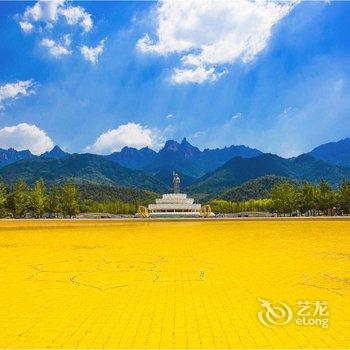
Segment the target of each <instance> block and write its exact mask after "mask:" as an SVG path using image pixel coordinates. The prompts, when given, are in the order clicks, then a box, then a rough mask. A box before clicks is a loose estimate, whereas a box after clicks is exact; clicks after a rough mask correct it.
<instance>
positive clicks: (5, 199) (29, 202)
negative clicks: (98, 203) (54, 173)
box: [0, 179, 79, 218]
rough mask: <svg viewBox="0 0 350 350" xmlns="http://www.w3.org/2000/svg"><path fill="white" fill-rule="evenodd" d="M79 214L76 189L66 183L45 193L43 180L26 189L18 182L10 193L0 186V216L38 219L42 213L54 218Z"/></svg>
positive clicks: (23, 184) (22, 183)
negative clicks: (27, 216)
mask: <svg viewBox="0 0 350 350" xmlns="http://www.w3.org/2000/svg"><path fill="white" fill-rule="evenodd" d="M78 212H79V204H78V198H77V189H76V187H75V186H74V185H73V184H72V183H70V182H67V183H65V184H64V185H63V186H61V187H57V186H52V187H51V189H50V191H49V192H47V191H46V189H45V184H44V182H43V180H41V179H39V180H38V181H36V183H35V185H34V187H33V188H28V186H27V184H26V182H25V181H24V180H19V181H18V182H17V183H16V184H15V185H14V187H13V189H12V190H11V191H8V190H7V188H6V186H5V185H4V184H0V216H1V217H6V216H9V215H11V216H13V217H14V218H22V217H25V216H26V215H27V214H31V216H34V217H36V218H40V217H42V216H43V214H44V213H49V215H50V216H52V217H55V216H57V215H58V214H59V213H62V214H63V215H64V216H69V217H72V216H74V215H76V214H77V213H78Z"/></svg>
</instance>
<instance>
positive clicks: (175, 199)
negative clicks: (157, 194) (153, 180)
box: [148, 193, 201, 217]
mask: <svg viewBox="0 0 350 350" xmlns="http://www.w3.org/2000/svg"><path fill="white" fill-rule="evenodd" d="M193 202H194V199H193V198H187V194H185V193H166V194H163V195H162V198H157V199H156V203H155V204H149V205H148V210H149V216H150V217H179V216H184V217H199V216H201V214H200V210H201V205H200V204H194V203H193Z"/></svg>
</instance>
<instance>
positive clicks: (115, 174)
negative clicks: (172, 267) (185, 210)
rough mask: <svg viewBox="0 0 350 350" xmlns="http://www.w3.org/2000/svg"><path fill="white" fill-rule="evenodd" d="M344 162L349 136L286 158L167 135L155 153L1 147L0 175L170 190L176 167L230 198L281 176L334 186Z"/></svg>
mask: <svg viewBox="0 0 350 350" xmlns="http://www.w3.org/2000/svg"><path fill="white" fill-rule="evenodd" d="M347 166H350V139H349V138H347V139H344V140H340V141H338V142H332V143H328V144H324V145H321V146H319V147H317V148H315V149H314V150H312V151H311V152H310V153H308V154H303V155H300V156H298V157H295V158H290V159H285V158H282V157H279V156H277V155H273V154H264V153H262V152H261V151H259V150H257V149H253V148H249V147H247V146H243V145H240V146H234V145H233V146H230V147H225V148H221V149H219V148H218V149H205V150H203V151H201V150H200V149H199V148H197V147H195V146H193V145H191V144H190V143H189V142H188V141H187V140H186V138H184V139H183V140H182V142H180V143H179V142H177V141H174V140H169V141H167V142H166V143H165V145H164V147H163V148H162V149H161V150H160V151H158V152H155V151H154V150H152V149H150V148H148V147H145V148H142V149H140V150H138V149H135V148H131V147H124V148H123V149H122V150H121V151H119V152H114V153H112V154H110V155H107V156H100V155H92V154H72V155H71V154H69V153H67V152H64V151H63V150H62V149H61V148H60V147H58V146H55V147H54V148H53V149H52V150H51V151H50V152H45V153H44V154H42V155H41V156H34V155H33V154H31V153H30V152H29V151H16V150H14V149H9V150H2V149H0V168H1V169H0V178H1V179H2V181H4V182H5V183H6V184H8V185H12V184H13V183H14V182H16V181H17V180H18V179H19V178H24V179H25V180H26V181H27V182H28V183H29V184H33V182H34V181H35V180H36V179H38V178H39V177H42V178H43V179H44V180H45V182H46V183H47V184H48V185H51V184H53V183H61V182H63V181H66V180H67V179H71V180H72V181H74V182H76V183H78V184H82V183H89V184H93V185H104V186H106V185H107V186H122V187H128V188H141V189H145V190H150V191H154V192H158V193H161V192H165V191H169V189H170V187H171V182H172V172H173V171H174V170H175V171H176V172H178V173H179V174H180V177H181V180H182V188H186V191H188V192H189V193H192V194H198V195H200V197H202V198H204V197H205V196H209V197H212V196H215V195H217V194H219V193H222V196H224V197H225V196H226V197H225V198H235V197H237V196H238V197H239V196H240V195H241V194H242V193H243V194H244V193H245V192H244V191H248V192H247V193H248V194H247V195H248V196H249V195H250V194H249V193H250V192H251V193H253V192H254V191H255V190H256V189H257V188H259V193H264V192H263V191H264V190H263V189H262V190H261V191H260V188H261V187H264V188H266V189H268V188H269V187H271V186H273V183H276V182H278V181H280V179H281V178H288V179H293V180H296V181H302V180H307V181H310V182H318V181H319V180H320V179H321V178H323V179H325V180H327V181H329V182H330V183H331V184H332V185H333V186H336V185H338V184H339V183H340V182H341V181H342V180H344V179H350V167H347ZM270 175H272V177H271V176H270ZM273 176H275V177H273ZM261 177H264V178H263V179H262V180H261V181H260V180H257V183H253V184H251V183H248V185H249V186H250V187H248V189H245V188H243V189H236V190H235V189H234V190H233V192H232V193H231V194H230V192H227V191H230V190H231V191H232V189H233V188H236V187H237V186H241V185H242V184H243V183H245V182H247V181H254V180H255V179H259V178H261ZM276 177H277V178H276ZM259 186H260V187H259ZM249 188H250V189H249ZM251 188H253V190H251ZM237 191H238V192H237ZM226 192H227V193H226ZM224 193H226V195H224ZM237 193H238V194H237ZM251 195H253V194H251Z"/></svg>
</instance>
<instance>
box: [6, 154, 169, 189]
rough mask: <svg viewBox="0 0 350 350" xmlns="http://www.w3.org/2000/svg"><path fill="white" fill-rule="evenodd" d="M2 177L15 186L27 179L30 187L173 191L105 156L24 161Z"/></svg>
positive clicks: (77, 155)
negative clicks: (64, 185)
mask: <svg viewBox="0 0 350 350" xmlns="http://www.w3.org/2000/svg"><path fill="white" fill-rule="evenodd" d="M0 178H1V179H2V181H3V182H4V183H6V184H8V185H13V184H14V183H15V182H17V181H18V180H19V179H20V178H23V179H25V180H26V182H27V183H28V184H29V185H33V184H34V182H35V181H36V180H37V179H38V178H42V179H43V180H44V181H45V183H46V184H47V185H48V186H50V185H52V184H60V183H62V182H64V181H66V180H68V179H69V180H71V181H73V182H75V183H76V184H81V183H90V184H95V185H110V186H122V187H130V188H141V189H146V190H150V191H154V192H164V191H168V190H169V188H168V187H167V186H166V185H165V184H164V183H163V182H161V181H160V180H158V179H156V178H154V177H152V176H150V175H147V174H145V173H144V172H142V171H140V170H132V169H129V168H125V167H123V166H121V165H119V164H118V163H115V162H111V161H110V160H108V159H106V158H105V157H103V156H98V155H94V154H72V155H69V156H67V157H63V158H42V157H34V158H30V159H27V160H20V161H18V162H16V163H12V164H10V165H7V166H5V167H3V168H2V169H0Z"/></svg>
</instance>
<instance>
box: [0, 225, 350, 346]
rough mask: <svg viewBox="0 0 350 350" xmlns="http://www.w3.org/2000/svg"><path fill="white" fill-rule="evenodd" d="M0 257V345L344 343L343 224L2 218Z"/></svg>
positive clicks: (348, 270) (349, 229) (348, 255)
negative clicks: (286, 313)
mask: <svg viewBox="0 0 350 350" xmlns="http://www.w3.org/2000/svg"><path fill="white" fill-rule="evenodd" d="M0 264H1V269H0V293H1V294H0V296H1V299H0V348H46V347H51V348H229V347H231V348H232V347H235V348H237V347H239V348H260V347H261V348H286V347H288V348H303V347H308V348H349V347H350V339H349V338H350V298H349V297H350V293H349V283H350V282H349V281H350V221H207V222H203V221H202V222H201V221H196V222H194V221H193V222H192V221H188V222H134V221H129V222H113V223H106V222H101V221H99V222H81V221H80V222H78V221H74V222H63V221H60V222H54V221H50V222H24V221H23V222H9V221H4V222H1V223H0ZM258 298H261V299H267V300H271V301H273V302H276V303H277V302H279V301H281V302H284V303H287V304H288V305H289V306H290V308H291V309H292V311H293V312H294V316H293V319H292V320H291V321H290V322H289V323H288V324H285V325H272V326H271V327H266V326H265V325H263V324H262V323H260V321H259V320H258V316H257V313H258V312H259V311H263V310H264V309H263V307H262V306H261V305H260V304H259V301H258ZM298 300H304V301H305V300H307V301H310V302H314V301H318V300H320V301H327V302H328V304H329V308H328V311H329V316H328V318H329V328H325V329H323V328H321V327H320V326H306V325H304V326H303V325H296V324H295V319H296V315H295V311H296V310H297V307H296V303H297V301H298ZM274 306H278V305H277V304H275V305H274ZM275 311H278V310H277V309H275ZM264 315H265V316H266V315H267V314H265V313H263V316H264ZM270 316H271V314H270ZM273 320H274V321H275V322H279V323H282V322H283V319H282V318H278V315H277V316H276V317H275V318H274V319H273ZM265 321H266V318H265Z"/></svg>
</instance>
